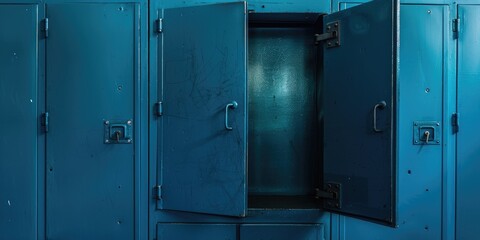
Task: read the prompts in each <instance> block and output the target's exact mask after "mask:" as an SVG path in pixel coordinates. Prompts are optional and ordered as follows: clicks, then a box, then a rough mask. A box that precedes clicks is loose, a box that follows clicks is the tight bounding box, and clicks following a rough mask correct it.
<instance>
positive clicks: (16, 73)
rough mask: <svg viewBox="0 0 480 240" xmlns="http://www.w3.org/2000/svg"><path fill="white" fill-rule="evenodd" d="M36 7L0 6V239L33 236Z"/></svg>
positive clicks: (34, 206)
mask: <svg viewBox="0 0 480 240" xmlns="http://www.w3.org/2000/svg"><path fill="white" fill-rule="evenodd" d="M37 24H38V6H36V5H9V4H0V110H1V112H2V114H1V116H0V154H1V156H0V159H1V160H0V239H12V240H13V239H34V238H35V237H36V234H37V225H36V223H37V209H38V205H37V166H38V155H37V149H38V142H37V117H38V101H39V98H38V93H37V90H38V89H37V87H38V84H37V80H38V60H37V53H38V51H39V49H38V41H37V38H36V36H37V33H38V31H37V26H38V25H37Z"/></svg>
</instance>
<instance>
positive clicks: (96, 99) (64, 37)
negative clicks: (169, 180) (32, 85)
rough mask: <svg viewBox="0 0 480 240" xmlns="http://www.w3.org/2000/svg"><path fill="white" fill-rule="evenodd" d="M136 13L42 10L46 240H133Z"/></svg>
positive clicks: (127, 8)
mask: <svg viewBox="0 0 480 240" xmlns="http://www.w3.org/2000/svg"><path fill="white" fill-rule="evenodd" d="M136 9H137V6H136V5H134V4H113V3H108V4H95V3H88V4H86V3H79V4H53V5H47V17H48V31H49V32H48V33H49V34H48V38H47V41H46V42H47V45H46V47H47V50H46V55H47V63H46V64H47V79H46V84H47V87H46V88H47V94H46V104H47V106H46V107H47V111H48V116H49V118H48V123H49V124H48V132H47V134H46V136H47V140H46V141H47V143H46V144H47V153H46V156H47V169H46V171H47V196H46V198H47V199H46V201H47V210H46V211H47V237H48V239H133V238H134V211H135V207H134V204H135V201H134V191H135V188H134V182H135V175H134V166H135V165H134V164H135V161H137V159H136V157H135V154H134V149H135V146H136V139H134V138H133V135H134V131H135V126H136V122H135V121H134V120H135V119H134V116H135V114H134V112H135V107H134V105H135V89H136V87H135V86H136V82H137V81H138V77H137V75H138V57H137V51H138V46H137V44H138V43H137V40H136V39H137V36H138V30H137V29H138V27H137V25H138V21H137V20H136V19H137V18H138V17H136V15H137V14H136V12H137V11H136Z"/></svg>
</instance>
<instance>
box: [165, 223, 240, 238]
mask: <svg viewBox="0 0 480 240" xmlns="http://www.w3.org/2000/svg"><path fill="white" fill-rule="evenodd" d="M156 235H157V239H162V240H178V239H192V238H195V239H196V240H235V239H237V226H236V225H235V224H188V223H159V224H157V234H156Z"/></svg>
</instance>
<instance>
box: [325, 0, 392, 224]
mask: <svg viewBox="0 0 480 240" xmlns="http://www.w3.org/2000/svg"><path fill="white" fill-rule="evenodd" d="M398 11H399V6H398V2H397V1H395V0H393V1H392V0H377V1H373V2H369V3H365V4H362V5H360V6H356V7H352V8H350V9H347V10H343V11H340V12H337V13H333V14H331V15H328V16H326V17H325V18H324V24H325V27H324V30H325V31H327V30H328V29H327V28H328V27H330V29H332V30H333V29H335V28H337V26H335V24H338V31H337V32H339V36H340V39H339V40H338V45H339V46H335V45H337V43H336V42H337V40H335V41H333V42H330V46H329V45H328V44H327V43H325V48H324V71H325V72H324V81H325V83H324V96H325V97H324V115H325V119H324V121H325V125H324V126H325V129H324V131H325V135H324V142H325V143H324V184H325V186H326V188H327V189H329V188H330V190H332V191H337V190H335V189H336V188H338V189H339V194H338V196H339V201H338V202H335V201H326V204H325V208H326V209H329V210H333V211H337V212H340V213H346V214H351V215H356V216H361V217H366V218H371V219H374V220H378V221H382V222H385V223H388V224H392V223H394V221H395V174H394V173H395V144H396V143H395V140H394V138H395V115H396V113H395V109H396V102H395V89H396V78H397V67H396V64H397V47H398V46H397V44H398V39H397V38H398V35H397V31H398V19H397V18H398Z"/></svg>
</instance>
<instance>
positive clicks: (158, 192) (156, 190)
mask: <svg viewBox="0 0 480 240" xmlns="http://www.w3.org/2000/svg"><path fill="white" fill-rule="evenodd" d="M153 198H154V199H156V200H162V185H157V186H155V187H153Z"/></svg>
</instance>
